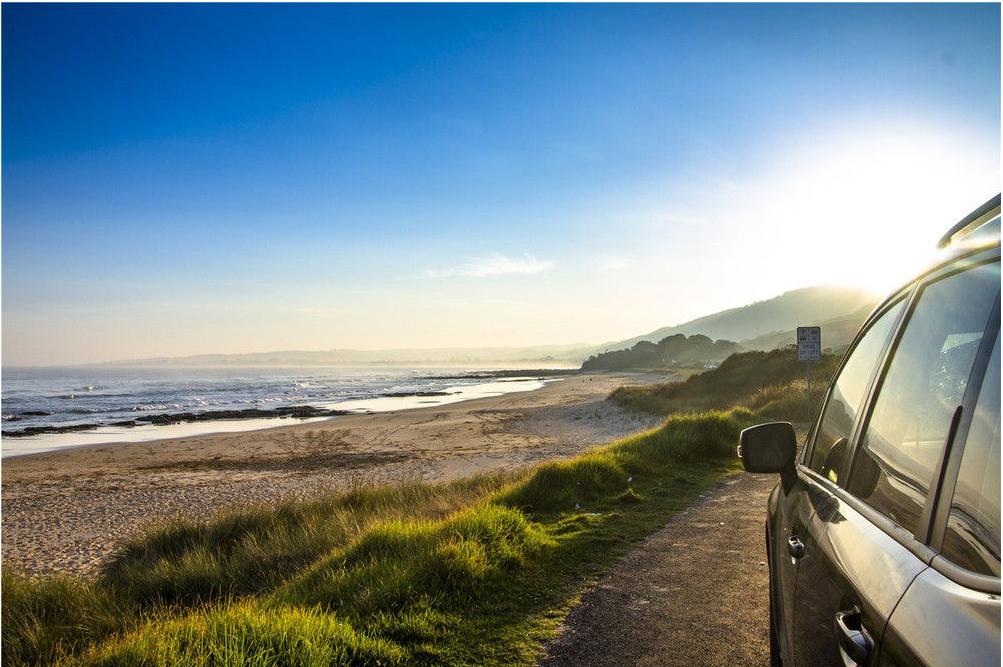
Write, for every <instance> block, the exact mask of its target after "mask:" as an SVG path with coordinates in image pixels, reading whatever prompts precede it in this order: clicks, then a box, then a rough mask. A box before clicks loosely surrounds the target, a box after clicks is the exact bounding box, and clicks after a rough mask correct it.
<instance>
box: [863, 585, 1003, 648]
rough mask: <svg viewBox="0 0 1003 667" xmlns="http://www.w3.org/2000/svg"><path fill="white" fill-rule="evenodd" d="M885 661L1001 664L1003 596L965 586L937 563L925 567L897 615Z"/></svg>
mask: <svg viewBox="0 0 1003 667" xmlns="http://www.w3.org/2000/svg"><path fill="white" fill-rule="evenodd" d="M880 664H881V665H882V667H885V666H895V667H898V666H903V665H924V666H928V667H933V666H934V665H972V666H975V665H998V664H1000V598H999V596H998V595H995V594H993V593H984V592H980V591H974V590H971V589H969V588H965V587H964V586H961V585H960V584H958V583H955V582H953V581H951V580H950V579H948V578H947V577H945V576H944V575H943V574H941V573H940V572H938V571H937V570H936V569H935V568H933V567H928V568H926V569H924V570H923V572H922V573H920V574H919V576H917V577H916V578H915V580H914V581H913V582H912V585H911V586H909V589H908V590H907V591H906V593H905V595H904V596H903V597H902V600H901V601H900V602H899V604H898V606H897V607H896V609H895V612H894V613H893V614H892V616H891V619H890V621H889V623H888V627H887V629H886V630H885V635H884V640H883V641H882V644H881V662H880Z"/></svg>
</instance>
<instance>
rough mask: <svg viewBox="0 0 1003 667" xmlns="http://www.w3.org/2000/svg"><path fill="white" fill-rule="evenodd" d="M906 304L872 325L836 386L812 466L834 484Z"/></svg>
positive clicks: (892, 310) (890, 310)
mask: <svg viewBox="0 0 1003 667" xmlns="http://www.w3.org/2000/svg"><path fill="white" fill-rule="evenodd" d="M904 304H905V301H904V300H899V301H898V303H896V304H895V305H893V306H892V307H891V308H889V309H888V310H886V311H885V312H884V314H883V315H882V316H881V317H880V318H878V319H877V320H876V321H875V322H874V323H873V324H872V325H871V327H870V328H869V329H868V330H867V332H866V333H865V334H864V335H863V337H862V338H860V340H859V342H858V343H857V345H856V347H855V348H854V349H853V352H851V353H850V356H849V358H847V360H846V363H845V364H844V365H843V368H842V369H841V370H840V371H839V376H838V377H837V378H836V381H835V382H834V383H833V386H832V392H831V393H830V395H829V400H828V401H827V402H826V404H825V410H824V411H823V412H822V418H821V421H820V422H819V426H818V429H817V433H816V435H815V446H814V448H813V449H812V453H811V461H810V462H809V464H808V465H809V467H810V468H811V469H812V470H814V471H815V472H817V473H819V474H820V475H822V476H823V477H827V478H829V479H830V480H832V481H833V482H836V483H838V482H839V467H838V463H839V462H840V461H842V459H843V454H845V453H846V442H847V438H849V437H850V431H851V430H852V429H853V423H854V421H855V420H856V418H857V411H858V410H859V409H860V404H861V402H862V401H863V398H864V394H865V393H866V391H867V386H868V384H869V383H870V380H871V375H872V374H873V372H874V367H875V365H876V364H877V363H878V360H879V359H880V355H881V352H882V350H884V347H885V343H886V342H887V341H888V336H889V334H890V333H891V331H892V328H893V327H894V326H895V322H896V321H897V320H898V317H899V314H900V313H901V312H902V308H903V307H904Z"/></svg>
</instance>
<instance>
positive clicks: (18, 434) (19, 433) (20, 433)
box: [3, 424, 98, 438]
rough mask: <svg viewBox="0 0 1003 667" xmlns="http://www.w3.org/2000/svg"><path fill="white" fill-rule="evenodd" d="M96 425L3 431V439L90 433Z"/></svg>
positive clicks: (39, 427)
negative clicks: (78, 432) (79, 432)
mask: <svg viewBox="0 0 1003 667" xmlns="http://www.w3.org/2000/svg"><path fill="white" fill-rule="evenodd" d="M97 427H98V424H67V425H65V426H25V427H24V428H22V429H18V430H15V431H4V432H3V437H5V438H23V437H25V436H28V435H42V434H43V433H71V432H73V431H91V430H93V429H96V428H97Z"/></svg>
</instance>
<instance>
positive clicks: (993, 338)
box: [927, 294, 1000, 581]
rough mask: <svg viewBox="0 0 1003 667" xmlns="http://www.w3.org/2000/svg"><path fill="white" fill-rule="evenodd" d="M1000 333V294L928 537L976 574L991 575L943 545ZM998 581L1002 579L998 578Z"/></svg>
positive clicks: (944, 472)
mask: <svg viewBox="0 0 1003 667" xmlns="http://www.w3.org/2000/svg"><path fill="white" fill-rule="evenodd" d="M999 335H1000V295H999V294H997V295H996V305H995V306H994V307H993V310H992V311H991V313H990V315H989V321H988V322H987V323H986V329H985V332H984V333H983V338H982V344H981V345H980V346H979V351H978V353H977V354H976V356H975V364H974V366H973V368H972V374H971V375H970V376H969V378H968V386H967V387H966V389H965V397H964V400H963V402H962V408H961V421H960V422H959V424H958V429H957V433H956V434H955V436H954V442H953V443H952V444H951V449H950V451H948V452H947V460H946V462H945V464H944V467H943V470H942V471H941V478H940V487H939V489H938V497H937V502H936V505H935V507H934V509H933V513H932V521H931V524H930V534H929V539H928V541H927V542H928V544H929V545H930V547H931V548H932V549H933V550H935V551H936V552H937V553H938V554H940V556H941V558H940V559H939V560H942V561H946V562H947V563H949V564H950V565H951V566H952V568H951V569H956V570H961V571H963V572H970V573H971V574H972V575H975V576H988V575H979V574H978V573H976V572H971V571H970V570H968V569H966V568H964V567H961V566H960V565H958V564H956V563H954V562H953V561H951V559H950V558H949V557H948V556H946V555H944V554H943V553H942V549H943V547H944V537H945V536H946V534H947V521H948V518H949V516H950V514H951V504H952V502H953V500H954V491H955V488H956V487H957V483H958V475H959V474H960V472H961V460H962V458H963V457H964V454H965V447H966V446H967V444H968V433H969V431H970V429H971V426H972V418H973V417H974V416H975V406H976V404H977V403H978V400H979V395H980V394H981V393H982V383H983V381H984V380H985V377H986V373H988V372H989V360H990V359H991V357H992V354H993V348H995V347H996V343H997V339H998V337H999ZM989 578H993V577H989ZM997 581H999V580H998V579H997Z"/></svg>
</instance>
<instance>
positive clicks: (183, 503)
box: [2, 373, 675, 575]
mask: <svg viewBox="0 0 1003 667" xmlns="http://www.w3.org/2000/svg"><path fill="white" fill-rule="evenodd" d="M671 379H675V378H673V377H672V376H667V375H662V374H650V373H648V374H645V373H615V374H614V373H603V374H584V375H578V376H573V377H568V378H565V379H564V380H562V381H560V382H549V383H546V384H545V385H544V386H543V387H541V388H539V389H537V390H535V391H518V392H512V393H506V394H502V395H495V396H488V397H482V398H472V399H469V400H464V401H462V402H453V403H450V404H445V405H429V406H423V407H417V408H412V409H404V410H395V411H387V412H381V413H367V414H352V415H347V416H343V417H335V418H330V419H327V418H322V419H320V420H318V421H316V422H312V423H294V424H287V425H284V426H279V427H277V428H269V429H264V430H257V431H240V432H234V433H221V434H215V435H198V436H188V437H180V438H172V439H162V440H157V441H155V442H140V443H136V442H132V443H119V444H95V445H93V446H83V447H74V448H67V449H62V450H57V451H51V452H45V453H38V454H33V455H27V456H15V457H8V458H5V459H4V460H3V475H2V483H3V496H2V502H3V513H2V524H3V536H4V539H3V545H2V548H3V564H4V565H5V566H8V567H11V568H12V569H14V570H18V571H22V572H25V573H28V574H32V575H45V574H52V573H73V574H84V575H88V574H92V573H94V572H95V571H96V569H97V568H98V567H99V566H100V564H101V563H102V562H104V561H105V560H106V559H107V558H108V557H109V556H110V555H111V554H112V553H114V551H115V549H116V548H117V547H118V545H119V544H120V543H121V541H122V540H125V539H127V538H128V537H129V536H131V535H135V534H136V533H137V532H138V531H141V530H142V529H143V528H144V527H145V526H148V525H150V524H151V523H155V522H156V521H158V520H163V519H165V518H169V517H171V516H174V515H178V514H180V515H183V516H186V517H188V518H191V519H205V518H209V517H211V516H214V515H215V514H217V513H218V512H220V511H226V510H230V509H236V508H239V507H242V506H247V505H254V504H259V503H274V502H279V501H282V500H286V499H302V498H306V497H310V496H313V495H316V494H323V493H331V492H341V491H344V490H346V489H349V488H351V487H352V486H353V485H357V484H377V485H379V484H387V483H394V482H400V481H405V480H424V481H428V482H438V481H445V480H450V479H456V478H459V477H465V476H469V475H472V474H476V473H480V472H489V471H498V470H512V469H518V468H522V467H526V466H530V465H535V464H537V463H540V462H543V461H546V460H552V459H558V458H565V457H568V456H572V455H575V454H577V453H580V452H581V451H584V450H585V449H588V448H590V447H592V446H595V445H599V444H605V443H607V442H610V441H612V440H615V439H617V438H620V437H624V436H626V435H630V434H632V433H636V432H639V431H642V430H645V429H647V428H651V427H653V426H655V425H657V423H658V422H659V421H660V420H658V419H657V418H653V417H647V416H643V415H638V414H634V413H628V412H626V411H625V410H623V409H622V408H619V407H618V406H616V405H614V404H612V403H611V402H610V401H608V400H607V397H608V396H609V394H610V392H611V391H612V390H613V389H615V388H616V387H618V386H622V385H625V384H648V383H651V382H659V381H666V380H671Z"/></svg>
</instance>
